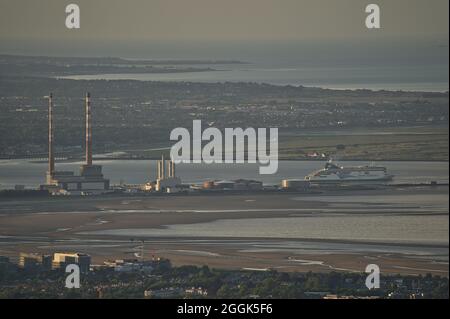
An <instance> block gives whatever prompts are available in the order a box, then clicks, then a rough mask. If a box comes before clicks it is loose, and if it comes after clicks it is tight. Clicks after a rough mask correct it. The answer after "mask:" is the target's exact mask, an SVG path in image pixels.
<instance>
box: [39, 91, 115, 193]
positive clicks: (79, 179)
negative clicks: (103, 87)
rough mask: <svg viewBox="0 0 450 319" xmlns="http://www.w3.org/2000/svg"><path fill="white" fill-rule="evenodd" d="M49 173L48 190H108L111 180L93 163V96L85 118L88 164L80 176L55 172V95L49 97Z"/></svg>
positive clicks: (87, 104)
mask: <svg viewBox="0 0 450 319" xmlns="http://www.w3.org/2000/svg"><path fill="white" fill-rule="evenodd" d="M48 101H49V103H48V171H47V179H46V183H47V185H44V186H45V187H47V188H52V187H57V188H59V189H64V190H66V191H95V190H97V191H98V190H108V189H109V180H108V179H106V178H104V176H103V173H102V166H101V165H93V163H92V116H91V96H90V94H89V93H87V94H86V98H85V118H86V132H85V134H86V155H85V156H86V163H85V164H84V165H82V166H81V168H80V175H75V173H74V172H71V171H57V170H55V156H54V152H53V142H54V127H53V95H52V94H50V95H49V97H48Z"/></svg>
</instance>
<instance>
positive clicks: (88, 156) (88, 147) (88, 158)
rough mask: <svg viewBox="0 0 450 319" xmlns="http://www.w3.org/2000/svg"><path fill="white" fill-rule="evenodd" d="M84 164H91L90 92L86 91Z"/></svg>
mask: <svg viewBox="0 0 450 319" xmlns="http://www.w3.org/2000/svg"><path fill="white" fill-rule="evenodd" d="M86 165H87V166H92V123H91V94H90V93H89V92H88V93H86Z"/></svg>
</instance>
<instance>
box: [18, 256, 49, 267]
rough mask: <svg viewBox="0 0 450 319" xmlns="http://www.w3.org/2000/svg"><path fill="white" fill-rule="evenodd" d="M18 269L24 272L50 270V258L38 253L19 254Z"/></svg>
mask: <svg viewBox="0 0 450 319" xmlns="http://www.w3.org/2000/svg"><path fill="white" fill-rule="evenodd" d="M19 267H20V268H22V269H25V270H41V271H47V270H51V269H52V256H51V255H42V254H38V253H20V257H19Z"/></svg>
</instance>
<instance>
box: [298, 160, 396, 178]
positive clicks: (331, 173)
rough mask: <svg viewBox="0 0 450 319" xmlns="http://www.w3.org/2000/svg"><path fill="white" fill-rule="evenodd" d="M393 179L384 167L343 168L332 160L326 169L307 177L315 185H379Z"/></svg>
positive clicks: (326, 165)
mask: <svg viewBox="0 0 450 319" xmlns="http://www.w3.org/2000/svg"><path fill="white" fill-rule="evenodd" d="M393 177H394V176H393V175H390V174H388V172H387V169H386V167H383V166H349V167H343V166H338V165H336V164H335V163H333V162H332V161H331V160H330V161H328V162H327V163H326V164H325V168H323V169H320V170H318V171H315V172H312V173H311V174H309V175H307V176H306V177H305V180H307V181H310V182H311V183H313V184H344V183H352V184H353V183H363V184H375V183H377V184H379V183H386V182H388V181H391V180H392V179H393Z"/></svg>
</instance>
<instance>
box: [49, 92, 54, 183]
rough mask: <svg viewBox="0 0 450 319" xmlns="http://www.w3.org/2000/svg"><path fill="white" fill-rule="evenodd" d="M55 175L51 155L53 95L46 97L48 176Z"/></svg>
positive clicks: (52, 156) (52, 155)
mask: <svg viewBox="0 0 450 319" xmlns="http://www.w3.org/2000/svg"><path fill="white" fill-rule="evenodd" d="M54 173H55V157H54V154H53V93H50V95H49V96H48V176H49V177H50V178H53V176H54Z"/></svg>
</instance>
